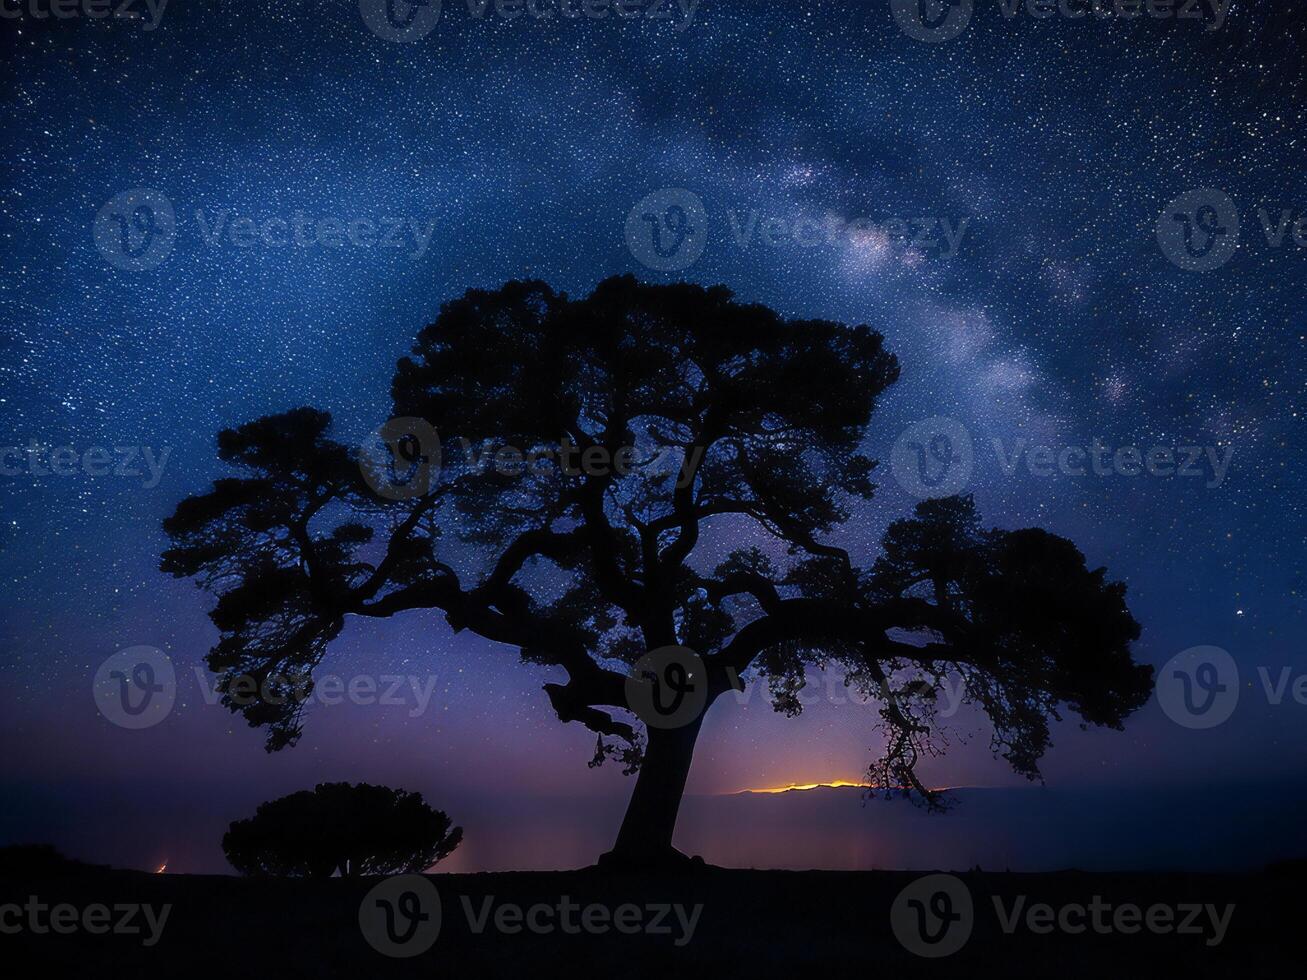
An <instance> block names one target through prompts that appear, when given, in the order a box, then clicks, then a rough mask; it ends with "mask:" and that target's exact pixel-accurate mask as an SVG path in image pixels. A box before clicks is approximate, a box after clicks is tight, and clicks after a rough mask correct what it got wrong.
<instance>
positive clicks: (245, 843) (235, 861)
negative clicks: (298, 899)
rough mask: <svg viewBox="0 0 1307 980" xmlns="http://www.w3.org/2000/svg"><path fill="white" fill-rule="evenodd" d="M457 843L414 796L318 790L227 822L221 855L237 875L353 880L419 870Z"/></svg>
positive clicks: (369, 789) (459, 836) (458, 833)
mask: <svg viewBox="0 0 1307 980" xmlns="http://www.w3.org/2000/svg"><path fill="white" fill-rule="evenodd" d="M462 840H463V830H462V828H461V827H454V828H452V829H451V827H450V819H449V817H448V816H446V815H445V814H444V813H443V812H441V811H440V810H433V809H432V808H431V807H429V806H427V804H426V803H425V802H423V800H422V794H421V793H407V792H405V791H404V790H396V789H389V788H387V787H385V786H371V785H369V784H367V783H358V784H355V785H350V784H349V783H319V784H318V785H317V786H316V787H314V788H313V789H312V790H300V791H299V792H298V793H291V794H290V795H289V796H283V797H281V798H280V799H276V800H272V801H270V802H268V803H263V804H260V805H259V808H258V809H257V810H256V811H255V812H254V816H253V817H250V818H249V819H248V820H237V821H235V822H233V823H232V825H231V828H230V829H229V830H228V831H227V833H226V834H224V835H223V838H222V850H223V853H224V854H226V855H227V860H228V861H229V862H230V863H231V866H232V867H234V868H235V869H236V870H237V871H239V872H241V874H247V875H276V876H287V875H288V876H308V877H314V878H327V877H330V876H331V875H332V874H335V873H336V872H339V873H340V874H341V875H342V876H343V877H354V876H357V875H375V874H398V873H400V872H410V871H411V872H418V871H425V870H426V869H427V868H429V867H431V866H432V865H433V864H435V863H436V862H437V861H440V860H441V859H442V858H445V857H448V856H449V855H450V854H451V853H453V851H454V848H456V847H458V845H459V843H460V842H461V841H462Z"/></svg>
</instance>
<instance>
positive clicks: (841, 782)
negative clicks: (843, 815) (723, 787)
mask: <svg viewBox="0 0 1307 980" xmlns="http://www.w3.org/2000/svg"><path fill="white" fill-rule="evenodd" d="M845 786H854V787H857V788H858V789H870V788H871V784H870V783H852V782H849V781H848V780H847V779H836V780H834V781H833V782H829V783H790V784H789V785H788V786H775V787H770V788H767V789H742V790H740V792H741V793H790V792H793V791H796V790H797V791H800V792H801V791H804V790H810V789H840V788H843V787H845Z"/></svg>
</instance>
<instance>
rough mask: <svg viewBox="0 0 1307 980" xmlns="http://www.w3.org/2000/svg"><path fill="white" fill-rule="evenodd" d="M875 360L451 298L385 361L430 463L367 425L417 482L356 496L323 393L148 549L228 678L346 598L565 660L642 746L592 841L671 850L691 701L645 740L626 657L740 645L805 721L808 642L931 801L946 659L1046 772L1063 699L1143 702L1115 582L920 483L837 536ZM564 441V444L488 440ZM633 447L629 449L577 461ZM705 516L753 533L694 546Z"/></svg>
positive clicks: (879, 367)
mask: <svg viewBox="0 0 1307 980" xmlns="http://www.w3.org/2000/svg"><path fill="white" fill-rule="evenodd" d="M898 373H899V369H898V364H897V361H896V360H895V358H894V357H893V356H892V355H891V354H889V353H888V352H886V351H885V349H884V346H883V343H882V337H881V335H880V334H879V333H878V332H876V331H875V330H873V329H871V328H870V327H867V326H855V327H850V326H845V325H842V324H839V323H833V322H828V321H823V320H796V321H786V320H783V319H782V318H781V317H779V316H778V315H777V314H775V313H774V312H772V311H771V310H769V309H767V308H765V307H762V306H756V305H742V304H739V303H736V302H734V300H733V299H732V295H731V293H730V292H729V291H728V290H727V289H725V288H723V287H716V288H711V289H705V288H701V287H699V286H694V285H686V284H681V285H668V286H649V285H642V284H639V283H637V282H636V281H635V280H634V279H633V278H631V277H629V276H626V277H618V278H613V279H609V280H606V281H605V282H603V283H601V284H600V285H599V286H598V287H597V288H596V289H595V291H594V293H593V294H592V295H590V296H589V297H587V298H585V299H581V300H573V299H570V298H568V297H567V296H566V295H563V294H559V293H556V292H554V291H553V290H552V289H551V288H550V287H549V286H548V285H546V284H545V283H542V282H513V283H509V284H507V285H505V286H504V287H502V288H501V289H499V290H496V291H491V292H486V291H480V290H473V291H470V292H468V293H467V294H466V295H465V296H464V297H463V298H462V299H459V300H456V301H453V302H450V303H448V304H446V305H445V306H444V307H443V308H442V310H441V313H440V316H439V318H438V319H437V320H436V321H435V322H434V323H433V324H431V325H430V326H428V327H426V328H425V329H423V330H422V331H421V332H420V333H419V335H418V337H417V341H416V343H415V345H414V347H413V351H412V355H411V356H409V357H406V358H404V359H403V360H401V361H400V362H399V364H398V367H397V370H396V372H395V376H394V381H393V385H392V399H393V406H394V415H395V416H396V417H406V418H410V419H414V418H415V419H420V420H423V421H424V422H425V423H429V424H430V425H431V426H434V427H435V429H436V430H438V432H439V435H440V440H441V446H442V447H443V450H444V452H443V460H442V465H440V466H439V467H436V466H434V465H431V464H433V463H434V460H432V459H430V457H431V456H433V455H434V453H433V451H432V450H433V447H431V446H423V445H422V443H423V442H430V438H431V437H430V435H426V436H424V435H423V434H422V433H420V432H418V433H415V434H414V433H410V434H411V435H413V436H414V438H412V439H409V440H403V439H395V438H394V431H393V430H392V431H391V432H390V434H389V435H388V438H390V439H391V441H392V442H393V443H394V444H395V446H396V449H395V453H396V460H397V462H396V464H395V468H396V470H397V471H398V470H399V469H400V468H405V469H406V472H405V478H407V479H409V481H410V482H409V483H408V484H406V486H408V487H409V488H410V490H411V491H412V492H411V494H409V495H408V496H407V497H405V498H404V499H391V496H393V495H390V496H386V495H378V494H377V493H375V492H373V491H372V489H371V486H370V484H369V482H368V480H366V479H364V477H363V475H362V474H363V473H370V474H371V476H372V478H374V479H375V476H376V465H375V463H369V462H367V460H370V459H371V455H370V454H369V453H363V454H362V459H363V461H364V462H365V465H364V466H363V467H362V468H361V467H360V453H359V452H358V451H356V450H353V449H351V448H349V447H348V446H346V445H344V444H342V443H340V442H337V441H334V440H333V439H332V438H330V437H329V435H328V427H329V424H330V421H331V420H330V417H329V416H328V415H327V414H326V413H323V412H320V411H316V410H313V409H310V408H302V409H297V410H295V411H290V412H286V413H285V414H282V415H277V416H273V417H269V418H263V419H259V420H257V421H254V422H250V423H248V424H246V425H243V426H241V427H240V428H238V429H234V430H227V431H223V432H221V433H220V434H219V436H218V454H219V456H220V458H221V459H222V460H224V461H225V462H227V463H229V464H231V465H233V466H234V467H237V468H238V469H239V470H241V471H243V473H242V475H241V476H239V477H232V478H227V479H221V480H218V481H217V482H216V483H215V484H214V487H213V490H212V491H210V492H208V493H205V494H202V495H198V496H194V497H191V498H190V499H188V500H185V501H183V502H182V503H181V505H180V506H179V507H178V509H177V511H176V514H175V515H174V516H173V517H171V518H170V519H169V520H168V521H167V522H166V525H165V526H166V529H167V531H168V533H169V534H170V535H171V536H172V539H173V542H174V546H173V547H172V548H171V549H170V550H168V551H167V552H166V553H165V554H164V556H163V562H162V567H163V568H164V570H166V571H168V572H171V573H173V574H174V575H177V576H196V577H197V578H198V579H199V581H200V582H201V583H202V584H204V585H206V586H208V587H209V588H210V589H212V590H213V591H214V592H216V593H217V595H218V601H217V605H216V607H215V608H214V610H213V612H212V614H211V616H212V619H213V621H214V623H215V624H217V626H218V628H219V629H220V630H221V634H222V635H221V639H220V640H219V642H218V644H217V646H216V647H214V649H213V651H212V652H211V653H210V655H209V661H208V662H209V666H210V667H211V668H212V669H213V670H214V671H216V672H218V673H219V674H220V675H221V677H220V684H221V685H222V686H223V689H224V690H229V688H230V685H231V684H232V683H234V682H235V681H236V680H237V679H239V678H240V677H241V676H242V675H251V676H252V677H253V678H254V679H255V681H256V682H258V683H259V684H263V685H267V686H268V687H270V688H271V689H272V690H274V691H277V692H282V691H293V690H295V689H296V688H297V687H300V688H301V689H302V686H303V685H307V684H308V683H309V681H308V675H309V673H310V671H311V670H312V669H313V668H314V667H315V666H316V665H317V664H318V663H319V662H320V661H321V659H322V657H323V655H324V654H325V652H326V650H327V646H328V644H329V643H330V642H331V641H332V640H333V639H334V638H335V637H336V636H337V635H338V634H339V633H340V631H341V629H342V627H343V626H344V623H345V620H346V618H347V617H349V616H367V617H386V616H393V615H395V614H397V613H401V612H405V611H409V610H432V611H435V612H437V613H439V614H441V615H443V617H444V619H445V621H446V622H447V623H448V625H449V626H450V627H451V628H452V629H454V630H455V631H462V630H470V631H472V632H474V633H476V634H479V635H480V636H483V637H486V638H489V639H491V640H494V641H498V642H500V643H503V644H507V645H510V646H513V647H517V648H518V649H519V650H520V652H521V656H522V658H523V659H524V660H525V661H528V662H531V663H534V664H539V665H547V666H549V667H551V668H556V669H561V671H562V672H563V673H564V674H565V675H566V678H565V681H564V682H562V683H549V684H546V685H545V691H546V692H547V693H548V696H549V698H550V701H551V703H552V706H553V709H554V711H555V712H556V713H557V715H558V717H559V718H560V719H561V720H562V721H565V722H568V721H575V722H580V723H581V724H583V725H585V726H587V727H588V728H590V729H591V730H592V731H594V732H596V733H597V740H598V747H597V750H596V758H595V760H594V762H593V763H592V764H597V763H599V762H602V761H603V759H604V758H605V757H616V758H619V759H620V760H621V761H622V762H623V763H625V765H626V768H627V771H634V770H636V769H638V770H639V776H638V778H637V780H636V784H635V788H634V791H633V793H632V797H631V802H630V805H629V807H628V810H627V814H626V817H625V819H624V821H623V823H622V827H621V830H620V832H619V834H618V838H617V842H616V844H615V846H614V849H613V851H612V852H611V853H610V854H608V855H605V860H606V861H608V862H610V863H613V864H619V865H621V864H626V865H633V866H649V865H662V864H667V863H676V862H679V861H683V860H684V858H683V857H682V856H681V855H679V854H678V853H677V852H676V851H675V850H674V849H673V848H672V843H671V842H672V834H673V830H674V827H675V821H676V814H677V811H678V808H679V805H680V800H681V796H682V792H683V790H684V786H685V780H686V776H687V773H688V771H689V767H690V761H691V756H692V753H693V749H694V744H695V740H696V738H697V736H698V732H699V728H700V724H701V722H702V717H703V716H702V713H700V714H698V715H697V716H696V717H695V718H693V719H692V720H691V722H690V723H688V724H685V725H683V726H682V727H679V728H667V729H665V728H658V727H652V728H650V729H649V731H648V733H647V735H644V734H642V733H641V732H640V731H639V730H638V729H637V727H636V726H635V725H634V724H632V723H629V722H628V721H625V720H623V719H622V718H620V717H617V716H615V715H614V713H613V711H612V709H625V708H627V707H628V705H627V700H626V694H625V690H624V681H625V677H626V675H627V673H628V671H629V669H630V665H632V664H634V663H635V662H636V660H637V659H638V658H640V657H641V656H642V655H643V654H645V653H646V651H649V650H652V649H656V648H661V647H664V646H669V645H674V644H681V645H684V646H687V647H689V648H692V649H693V650H695V651H697V652H698V653H700V654H701V655H702V657H703V662H704V665H705V669H704V676H703V677H701V678H696V679H695V680H696V681H702V682H703V683H704V684H705V685H706V687H707V695H708V696H707V705H711V704H712V703H713V701H714V700H715V699H716V698H717V697H719V696H720V695H721V694H722V693H724V692H725V691H727V690H730V689H732V688H738V687H740V686H741V680H740V678H741V674H742V673H743V672H744V671H746V670H750V669H751V670H752V672H753V673H755V674H757V675H759V676H762V677H765V678H768V679H769V680H770V683H771V687H772V690H773V697H774V703H775V706H776V708H777V710H783V711H786V712H788V713H797V711H798V710H799V702H798V699H797V692H798V690H799V689H800V688H801V686H802V678H803V673H804V668H805V666H806V665H819V666H822V667H825V666H828V665H831V666H837V667H841V668H842V669H844V670H845V671H846V672H847V675H848V677H849V681H850V683H852V684H854V685H857V686H859V687H861V688H863V689H865V690H866V691H868V692H870V693H871V694H873V695H874V696H875V697H876V703H877V704H879V706H880V707H879V722H878V724H880V725H881V726H882V727H883V728H884V730H885V736H886V749H885V753H884V755H883V756H882V757H881V758H880V759H879V760H878V761H877V762H875V763H874V764H873V765H872V766H871V767H870V772H869V777H870V781H871V782H872V783H873V784H874V785H877V786H883V787H898V788H901V789H903V790H904V791H907V792H909V793H911V794H912V795H913V796H914V797H917V798H920V799H924V800H925V801H926V802H927V803H930V804H935V803H937V802H938V801H937V800H936V798H935V796H934V795H933V794H932V793H931V792H930V791H929V790H928V789H927V788H926V787H925V786H923V785H922V783H921V782H920V780H919V779H918V777H917V773H916V766H917V763H918V760H919V759H920V758H922V756H923V755H925V754H931V753H935V752H937V751H939V749H940V747H941V745H942V741H941V736H940V734H939V725H938V724H937V720H936V718H935V717H934V715H933V706H934V703H935V694H936V693H937V691H938V690H939V689H940V685H941V683H942V681H943V678H944V677H945V676H946V675H950V674H951V673H952V672H960V673H961V675H962V677H963V678H965V680H966V684H967V687H966V692H967V697H968V698H969V699H970V700H971V701H972V702H973V703H975V704H977V705H979V706H980V707H981V708H983V710H984V711H985V712H987V714H988V716H989V718H990V719H991V720H992V723H993V729H994V736H993V739H994V747H995V751H996V752H997V753H999V754H1001V755H1002V756H1003V757H1005V758H1006V759H1007V760H1008V761H1009V762H1010V763H1011V764H1012V766H1013V767H1014V768H1015V769H1016V770H1017V771H1018V772H1021V773H1024V774H1026V775H1027V776H1029V777H1030V778H1032V779H1033V778H1037V777H1038V760H1039V759H1040V757H1041V756H1042V754H1043V753H1044V751H1045V749H1046V748H1047V746H1048V744H1049V728H1048V719H1049V718H1050V717H1056V716H1057V714H1058V711H1059V709H1060V706H1062V705H1065V706H1067V707H1069V708H1070V709H1071V710H1073V711H1075V712H1076V713H1077V714H1079V715H1080V716H1081V717H1082V718H1083V719H1084V721H1085V722H1087V723H1090V724H1095V725H1104V726H1110V727H1114V728H1120V727H1121V725H1122V721H1123V719H1124V718H1125V717H1126V716H1127V715H1128V714H1129V713H1130V712H1131V711H1133V710H1134V709H1136V708H1137V707H1139V706H1140V705H1142V704H1143V703H1144V702H1145V700H1146V699H1147V697H1148V695H1149V693H1150V691H1151V688H1152V671H1151V668H1150V667H1147V666H1141V665H1138V664H1136V663H1134V662H1133V660H1132V658H1131V653H1130V643H1131V641H1133V640H1134V639H1136V638H1137V636H1138V633H1139V626H1138V624H1137V623H1136V622H1135V620H1134V619H1133V618H1132V617H1131V615H1130V613H1129V611H1128V609H1127V608H1126V605H1125V601H1124V596H1125V588H1124V586H1122V585H1120V584H1117V583H1112V582H1109V581H1107V579H1106V577H1105V574H1104V571H1103V570H1101V569H1100V570H1097V571H1095V570H1090V569H1089V568H1087V567H1086V565H1085V560H1084V557H1083V556H1082V555H1081V554H1080V552H1079V551H1077V550H1076V548H1075V547H1074V546H1073V545H1072V544H1071V543H1069V542H1067V541H1065V540H1063V539H1061V538H1058V537H1056V536H1054V535H1052V534H1049V533H1046V532H1044V531H1040V530H1025V531H1013V532H1008V531H999V530H986V529H983V528H982V527H981V526H980V524H979V521H978V518H977V516H976V513H975V509H974V506H973V504H972V501H971V499H970V498H966V497H954V498H947V499H939V500H932V501H928V502H926V503H923V504H921V505H920V506H918V507H917V508H916V512H915V514H913V515H912V516H911V517H908V518H906V519H904V520H899V521H897V522H895V523H893V524H892V525H891V526H890V527H889V530H888V532H887V533H886V534H885V536H884V542H883V553H882V554H881V555H880V556H879V557H877V558H876V559H875V560H874V562H872V563H871V564H869V565H867V564H862V563H860V562H859V561H858V560H857V559H855V557H854V556H853V555H851V554H850V553H849V551H848V549H847V547H846V546H847V544H848V539H847V538H843V539H842V538H841V537H840V533H841V529H842V527H843V526H844V525H845V524H846V522H847V520H848V519H849V516H850V507H852V506H854V505H859V504H861V503H863V502H865V501H866V500H868V499H869V498H871V496H872V492H873V484H872V482H871V479H870V477H871V473H872V469H873V467H874V465H875V464H874V462H873V461H872V460H871V459H869V458H868V457H867V456H866V455H865V454H864V453H863V452H862V450H861V445H862V442H863V438H864V434H865V430H866V427H867V424H868V421H869V419H870V416H871V413H872V410H873V408H874V406H875V404H876V400H877V398H878V397H879V396H880V394H881V393H882V392H883V391H884V390H885V389H886V387H887V386H889V385H890V384H892V383H893V382H894V381H895V380H896V379H897V377H898ZM464 440H466V442H464ZM560 443H565V444H566V445H567V446H569V447H571V449H570V450H569V451H572V450H574V451H575V454H574V455H572V456H571V457H570V465H568V466H563V465H561V463H560V465H543V466H542V465H538V464H537V465H530V466H528V467H526V469H525V472H520V473H519V472H514V471H513V468H512V467H508V468H505V467H503V466H498V465H485V464H484V460H483V459H482V458H481V457H480V454H481V453H482V452H483V451H485V450H486V449H487V448H489V450H490V451H491V452H494V451H495V450H496V449H497V448H499V447H504V446H510V447H536V446H539V445H554V446H558V445H559V444H560ZM626 446H632V447H634V453H633V454H632V458H631V459H629V460H628V462H630V464H631V465H629V466H628V467H626V470H627V472H625V473H622V472H619V471H618V468H617V467H610V468H609V469H608V470H607V472H603V467H602V466H597V467H591V468H589V469H588V470H587V469H583V468H581V467H578V466H577V465H576V463H577V458H578V457H581V458H583V457H584V454H585V453H586V452H587V451H593V453H594V454H595V456H596V457H597V458H599V459H601V460H602V459H604V458H610V459H615V458H616V456H617V454H618V453H619V451H620V450H621V449H622V448H623V447H626ZM459 447H462V448H461V449H460V448H459ZM510 458H511V454H510ZM401 464H402V465H401ZM596 470H597V471H598V472H596ZM415 474H416V476H415ZM392 475H394V474H392ZM396 479H397V480H398V477H397V476H396ZM400 482H402V481H400ZM709 521H715V522H717V526H718V528H719V529H721V530H722V531H725V532H726V533H729V534H731V535H733V536H735V538H736V539H737V540H740V541H742V542H756V543H757V544H759V545H761V544H766V545H767V548H766V551H764V549H763V548H762V547H758V546H752V545H751V546H746V547H740V548H738V549H737V550H735V551H734V552H732V553H731V554H730V555H729V557H727V558H726V559H725V560H724V561H722V562H721V563H720V564H719V565H718V566H717V567H716V568H715V569H713V568H706V567H704V563H703V561H702V559H698V560H694V559H695V558H696V557H697V556H696V547H697V546H698V545H699V543H700V540H701V534H702V532H703V530H704V528H705V524H706V522H709ZM774 545H779V546H780V547H779V548H777V547H774ZM542 582H548V583H551V587H550V588H542ZM528 586H530V587H528ZM546 596H548V598H546ZM228 704H229V706H231V707H232V708H233V710H239V711H242V712H244V714H245V716H246V718H247V719H248V721H249V722H250V724H252V725H266V726H268V729H269V732H270V734H269V740H268V746H269V749H270V750H271V749H276V748H281V747H283V746H286V745H290V744H292V743H293V742H294V741H295V740H296V739H297V738H298V737H299V734H300V729H301V722H302V709H303V700H302V698H282V699H278V698H275V697H274V698H260V699H257V700H254V701H252V702H250V701H244V702H242V701H241V700H240V699H232V698H228ZM704 710H706V706H705V709H704Z"/></svg>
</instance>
